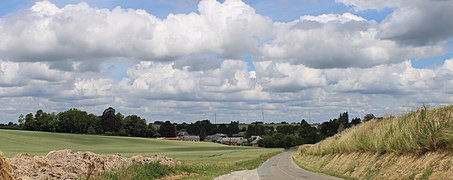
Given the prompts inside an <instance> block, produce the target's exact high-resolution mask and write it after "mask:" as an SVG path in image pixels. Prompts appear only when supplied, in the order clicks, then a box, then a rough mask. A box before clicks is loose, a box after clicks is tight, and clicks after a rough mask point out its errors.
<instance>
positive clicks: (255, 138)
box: [249, 136, 263, 147]
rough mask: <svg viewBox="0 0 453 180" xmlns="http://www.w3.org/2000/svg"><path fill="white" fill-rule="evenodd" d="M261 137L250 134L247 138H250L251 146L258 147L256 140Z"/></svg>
mask: <svg viewBox="0 0 453 180" xmlns="http://www.w3.org/2000/svg"><path fill="white" fill-rule="evenodd" d="M261 139H263V138H261V137H260V136H252V137H250V139H249V140H251V142H250V144H251V145H252V147H259V145H258V142H259V141H260V140H261Z"/></svg>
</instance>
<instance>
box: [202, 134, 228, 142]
mask: <svg viewBox="0 0 453 180" xmlns="http://www.w3.org/2000/svg"><path fill="white" fill-rule="evenodd" d="M224 137H227V135H225V134H222V133H217V134H213V135H209V136H206V137H205V138H204V141H207V142H219V141H220V139H221V138H224Z"/></svg>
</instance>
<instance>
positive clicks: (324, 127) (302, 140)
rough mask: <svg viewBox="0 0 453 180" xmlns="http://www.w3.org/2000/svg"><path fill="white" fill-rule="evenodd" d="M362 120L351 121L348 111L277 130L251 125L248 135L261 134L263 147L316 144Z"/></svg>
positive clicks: (367, 118)
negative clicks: (333, 117)
mask: <svg viewBox="0 0 453 180" xmlns="http://www.w3.org/2000/svg"><path fill="white" fill-rule="evenodd" d="M374 118H375V117H374V115H372V114H367V115H366V116H365V119H364V121H367V120H370V119H374ZM361 122H362V120H361V119H360V118H357V117H356V118H353V119H352V120H351V121H350V122H349V115H348V113H347V112H344V113H341V114H340V116H339V117H338V118H336V119H331V120H329V121H326V122H323V123H322V124H319V125H317V126H312V125H310V124H308V123H307V122H306V121H305V120H302V121H301V123H300V124H298V125H282V126H277V128H276V129H275V131H274V130H273V127H269V126H265V125H258V124H255V125H249V127H248V128H247V133H246V134H247V135H248V136H250V135H259V136H262V137H263V139H262V140H261V141H260V146H262V147H282V148H289V147H293V146H297V145H302V144H314V143H317V142H319V141H321V140H323V139H325V138H326V137H329V136H333V135H335V134H336V133H339V132H341V131H343V130H344V129H346V128H349V127H352V126H355V125H358V124H360V123H361Z"/></svg>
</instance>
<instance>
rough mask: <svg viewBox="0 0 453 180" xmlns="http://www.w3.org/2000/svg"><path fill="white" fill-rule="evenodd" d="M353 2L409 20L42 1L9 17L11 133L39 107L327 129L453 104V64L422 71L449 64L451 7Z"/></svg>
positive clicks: (5, 88)
mask: <svg viewBox="0 0 453 180" xmlns="http://www.w3.org/2000/svg"><path fill="white" fill-rule="evenodd" d="M341 2H343V3H345V4H347V5H351V6H354V7H356V8H357V9H358V10H365V9H381V8H385V7H392V8H395V10H394V12H393V13H392V14H391V15H390V16H389V17H387V18H386V19H385V20H383V21H382V22H381V23H378V22H375V21H373V20H367V19H365V18H364V17H360V16H358V15H354V14H352V13H343V14H321V15H316V16H308V15H306V16H301V17H299V18H298V19H296V20H294V21H291V22H273V21H272V20H271V19H270V18H268V17H265V16H263V15H260V14H258V13H257V12H256V11H255V10H254V9H253V8H252V7H250V6H249V5H247V4H245V3H244V2H242V1H238V0H226V1H225V2H223V3H220V2H217V1H214V0H205V1H201V2H199V4H198V12H193V13H188V14H170V15H169V16H168V17H166V18H164V19H160V18H157V17H156V16H154V15H152V14H149V13H148V12H146V11H145V10H140V9H123V8H120V7H117V8H114V9H112V10H110V9H99V8H95V7H91V6H89V5H88V4H86V3H79V4H72V5H66V6H64V7H57V6H56V5H54V4H52V3H50V2H47V1H42V2H37V3H35V5H34V6H32V7H31V8H30V9H28V10H25V11H20V12H16V13H12V14H10V15H7V16H4V17H1V19H0V39H1V40H0V58H1V59H2V60H0V99H1V101H2V104H1V105H0V113H1V114H5V117H6V118H7V119H5V120H6V121H8V120H15V119H16V118H17V116H18V115H19V114H20V113H28V112H34V111H36V110H37V109H39V108H43V109H44V110H46V111H50V112H52V111H63V110H66V109H69V108H73V107H76V108H80V109H84V110H88V111H89V112H93V113H97V114H100V113H102V110H103V109H104V108H106V107H108V106H114V107H117V110H118V111H120V112H122V113H125V114H129V113H134V114H138V115H140V116H143V117H145V118H147V119H148V120H149V121H153V120H176V121H179V122H181V121H194V120H199V119H205V118H211V119H212V114H214V113H217V115H218V118H219V121H220V122H222V121H223V122H229V120H241V121H247V122H251V121H255V120H260V119H261V112H263V111H264V112H265V114H266V115H265V116H266V119H267V120H269V121H276V122H277V121H297V120H299V119H300V118H307V116H308V114H310V113H311V115H312V117H315V118H316V121H322V120H327V119H328V118H331V117H336V116H337V115H338V113H339V112H342V111H350V112H351V113H350V114H354V115H355V116H359V115H360V114H361V113H363V114H365V113H369V112H372V113H376V114H377V115H384V114H392V113H399V112H404V111H407V109H408V107H416V106H419V105H421V103H433V104H446V103H452V102H453V98H450V95H451V94H452V93H453V91H452V90H451V89H452V88H453V80H452V79H453V59H449V60H445V63H444V64H443V65H441V66H438V67H430V68H422V69H418V68H414V67H413V66H412V64H411V61H410V59H411V58H413V57H415V58H421V57H430V56H436V55H440V54H443V53H444V51H445V50H446V49H445V42H446V41H447V40H449V39H450V38H451V36H453V34H452V33H451V32H452V31H451V29H452V28H451V27H452V26H451V21H449V20H450V18H449V17H451V16H453V15H452V14H451V12H450V9H452V7H451V1H439V2H438V1H429V2H428V1H427V2H424V1H404V0H403V1H360V0H342V1H341ZM424 7H429V8H424ZM450 15H451V16H450ZM244 55H246V56H250V57H251V58H250V59H251V60H248V62H246V61H244V60H240V59H242V58H243V57H244ZM119 62H121V63H119ZM112 64H115V65H118V66H123V65H124V66H126V65H127V66H129V65H130V67H116V69H115V70H112V71H110V70H108V68H109V67H106V66H109V65H112ZM252 64H253V65H252ZM125 69H127V70H126V71H127V72H125V71H124V72H120V75H118V76H114V75H117V74H115V73H118V72H116V71H120V70H125ZM121 73H123V74H124V75H122V74H121ZM112 74H114V75H112ZM113 76H114V77H113ZM351 116H352V115H351ZM5 120H3V119H2V120H0V121H5Z"/></svg>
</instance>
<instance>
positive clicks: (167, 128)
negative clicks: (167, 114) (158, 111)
mask: <svg viewBox="0 0 453 180" xmlns="http://www.w3.org/2000/svg"><path fill="white" fill-rule="evenodd" d="M159 134H160V136H161V137H176V127H175V125H174V124H172V123H171V122H170V121H165V122H164V124H162V125H161V126H160V128H159Z"/></svg>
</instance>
